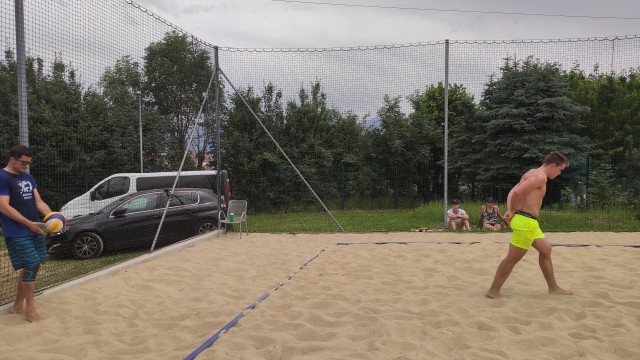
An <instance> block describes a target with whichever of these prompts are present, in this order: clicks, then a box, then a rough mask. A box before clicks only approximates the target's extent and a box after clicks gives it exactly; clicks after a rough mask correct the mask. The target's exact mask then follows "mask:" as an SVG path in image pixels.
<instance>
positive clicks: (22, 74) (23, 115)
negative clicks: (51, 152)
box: [15, 0, 29, 146]
mask: <svg viewBox="0 0 640 360" xmlns="http://www.w3.org/2000/svg"><path fill="white" fill-rule="evenodd" d="M15 12H16V53H17V54H16V60H17V65H18V69H17V70H18V79H17V81H18V128H19V137H20V139H19V140H20V144H21V145H24V146H29V114H28V110H27V75H26V70H25V59H26V55H25V42H24V4H23V2H22V0H16V2H15Z"/></svg>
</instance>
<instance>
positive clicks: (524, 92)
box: [475, 57, 589, 202]
mask: <svg viewBox="0 0 640 360" xmlns="http://www.w3.org/2000/svg"><path fill="white" fill-rule="evenodd" d="M501 70H502V73H501V76H500V77H492V78H490V80H489V82H488V84H487V85H486V88H485V90H484V92H483V98H482V101H481V102H480V108H479V111H478V131H479V134H478V136H477V137H476V138H475V140H476V141H478V142H479V143H482V144H484V148H483V150H482V151H481V152H480V153H479V156H478V160H479V163H480V164H481V166H480V168H479V174H478V180H479V181H481V182H484V183H489V184H494V185H495V186H496V188H498V189H503V191H502V192H500V193H501V194H506V192H507V191H508V189H509V188H511V187H512V186H513V185H514V184H516V183H517V182H518V181H519V179H520V176H521V175H522V174H523V173H524V172H525V171H526V170H528V169H530V168H533V167H537V166H539V165H540V163H541V161H542V159H543V158H544V156H545V155H547V154H548V153H549V152H551V151H554V150H557V151H560V152H562V153H563V154H565V155H566V156H568V157H569V159H570V160H572V163H573V164H574V165H578V166H579V165H580V164H583V163H584V158H583V157H584V155H585V154H586V153H587V150H588V143H587V139H586V138H585V137H584V136H582V135H581V134H583V132H582V121H583V120H584V117H585V116H586V114H587V113H588V110H589V109H588V108H587V107H586V106H582V105H579V104H577V103H576V102H575V101H574V100H572V99H571V98H570V88H569V83H568V81H567V78H566V77H565V76H563V73H562V71H561V69H560V65H559V64H555V63H554V64H552V63H541V62H540V61H539V60H535V59H533V57H528V58H526V59H524V60H514V59H511V58H507V59H506V60H505V64H504V66H503V67H502V68H501ZM480 160H482V161H480ZM575 168H576V167H573V170H575ZM577 176H579V172H576V171H573V172H571V171H567V172H565V176H563V177H561V178H559V181H557V182H552V183H551V184H550V185H549V186H548V187H547V194H548V196H547V197H546V199H547V201H552V202H558V201H559V200H560V199H559V197H560V189H561V188H562V187H565V186H568V185H570V184H574V183H576V182H577V179H576V177H577Z"/></svg>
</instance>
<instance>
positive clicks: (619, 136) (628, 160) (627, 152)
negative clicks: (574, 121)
mask: <svg viewBox="0 0 640 360" xmlns="http://www.w3.org/2000/svg"><path fill="white" fill-rule="evenodd" d="M567 78H568V79H569V83H570V86H571V89H572V98H573V99H574V100H575V101H576V102H577V103H580V104H582V105H585V106H588V107H589V108H590V109H591V111H590V113H589V114H588V115H587V117H586V119H585V123H586V127H585V131H584V136H586V137H588V138H589V140H590V143H591V145H592V147H591V151H590V153H589V156H590V157H591V159H593V160H595V162H599V163H602V162H604V163H606V164H609V165H610V166H611V168H610V170H611V181H612V182H613V184H617V185H621V186H623V187H624V188H626V189H629V190H631V191H632V193H633V194H635V196H638V195H640V162H639V159H640V155H639V154H640V72H639V70H638V69H629V70H627V71H625V72H623V73H622V74H613V73H611V74H602V73H600V72H599V69H598V66H595V67H594V69H593V71H592V72H591V73H590V74H586V73H585V72H584V71H583V70H581V69H580V68H579V67H578V66H576V67H574V68H573V69H572V70H571V71H569V72H568V73H567ZM587 185H592V184H587Z"/></svg>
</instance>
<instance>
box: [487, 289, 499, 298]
mask: <svg viewBox="0 0 640 360" xmlns="http://www.w3.org/2000/svg"><path fill="white" fill-rule="evenodd" d="M487 297H488V298H489V299H500V298H502V294H501V293H500V292H499V291H498V292H493V291H491V290H489V291H487Z"/></svg>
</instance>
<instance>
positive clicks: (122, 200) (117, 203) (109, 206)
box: [95, 196, 127, 215]
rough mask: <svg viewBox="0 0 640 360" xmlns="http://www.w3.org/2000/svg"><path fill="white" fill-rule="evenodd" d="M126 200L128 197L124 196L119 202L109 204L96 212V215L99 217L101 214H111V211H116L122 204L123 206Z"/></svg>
mask: <svg viewBox="0 0 640 360" xmlns="http://www.w3.org/2000/svg"><path fill="white" fill-rule="evenodd" d="M126 198H127V197H126V196H122V197H120V198H118V199H117V200H115V201H113V202H111V203H109V204H108V205H107V206H105V207H103V208H102V209H100V210H98V211H96V212H95V214H96V215H99V214H104V213H106V212H110V211H111V210H113V209H115V208H116V207H118V206H119V205H120V204H122V203H123V202H124V200H125V199H126Z"/></svg>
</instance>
